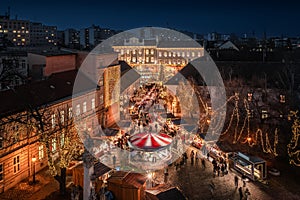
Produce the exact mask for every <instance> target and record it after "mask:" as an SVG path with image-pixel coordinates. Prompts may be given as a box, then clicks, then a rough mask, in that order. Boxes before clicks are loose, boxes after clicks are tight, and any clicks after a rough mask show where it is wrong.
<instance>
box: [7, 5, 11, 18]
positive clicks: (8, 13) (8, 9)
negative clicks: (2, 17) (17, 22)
mask: <svg viewBox="0 0 300 200" xmlns="http://www.w3.org/2000/svg"><path fill="white" fill-rule="evenodd" d="M7 16H8V18H10V6H8V8H7Z"/></svg>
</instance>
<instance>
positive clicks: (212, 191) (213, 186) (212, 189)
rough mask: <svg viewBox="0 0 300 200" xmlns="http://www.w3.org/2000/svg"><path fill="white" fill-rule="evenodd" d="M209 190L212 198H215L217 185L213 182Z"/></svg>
mask: <svg viewBox="0 0 300 200" xmlns="http://www.w3.org/2000/svg"><path fill="white" fill-rule="evenodd" d="M208 187H209V190H210V193H211V196H212V197H213V196H214V191H215V187H216V186H215V184H214V183H213V182H211V183H210V184H209V185H208Z"/></svg>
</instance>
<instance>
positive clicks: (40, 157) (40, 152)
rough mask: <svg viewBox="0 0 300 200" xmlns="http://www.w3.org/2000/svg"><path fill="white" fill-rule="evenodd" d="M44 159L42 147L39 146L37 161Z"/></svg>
mask: <svg viewBox="0 0 300 200" xmlns="http://www.w3.org/2000/svg"><path fill="white" fill-rule="evenodd" d="M43 158H44V145H40V146H39V160H42V159H43Z"/></svg>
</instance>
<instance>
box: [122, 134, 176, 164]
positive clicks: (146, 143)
mask: <svg viewBox="0 0 300 200" xmlns="http://www.w3.org/2000/svg"><path fill="white" fill-rule="evenodd" d="M172 141H173V138H172V137H171V136H169V135H167V134H164V133H149V132H145V133H137V134H135V135H132V136H131V137H130V138H129V140H128V145H129V147H130V149H131V150H132V151H131V152H130V158H129V162H130V163H131V164H134V165H135V166H139V167H141V168H143V169H146V168H147V169H149V168H151V167H155V166H159V165H161V164H162V163H166V162H167V161H168V160H170V159H171V158H172V155H171V144H172ZM144 161H148V162H151V163H152V166H149V165H145V164H144Z"/></svg>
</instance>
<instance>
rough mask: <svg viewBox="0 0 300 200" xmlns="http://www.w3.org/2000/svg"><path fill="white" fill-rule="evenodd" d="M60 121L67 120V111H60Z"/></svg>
mask: <svg viewBox="0 0 300 200" xmlns="http://www.w3.org/2000/svg"><path fill="white" fill-rule="evenodd" d="M60 122H61V123H62V124H63V123H64V122H65V111H64V110H62V111H60Z"/></svg>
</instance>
